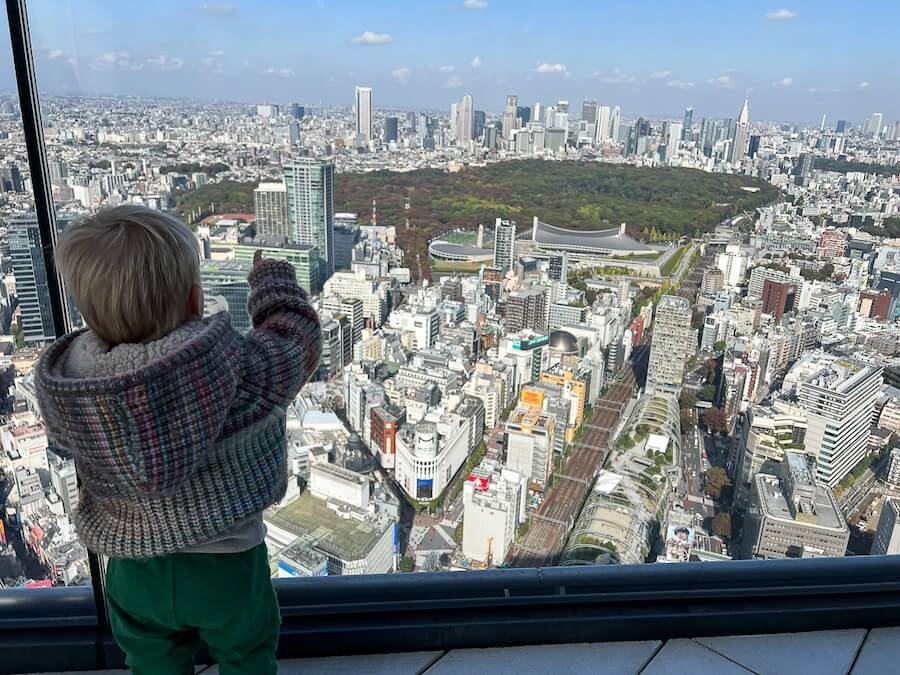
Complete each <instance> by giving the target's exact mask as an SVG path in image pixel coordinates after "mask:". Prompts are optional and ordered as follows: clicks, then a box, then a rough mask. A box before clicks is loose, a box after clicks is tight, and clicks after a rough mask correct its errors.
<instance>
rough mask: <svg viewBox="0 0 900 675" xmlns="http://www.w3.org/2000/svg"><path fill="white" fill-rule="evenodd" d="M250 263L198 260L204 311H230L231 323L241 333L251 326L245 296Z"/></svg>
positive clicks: (244, 332)
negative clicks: (199, 262) (199, 261)
mask: <svg viewBox="0 0 900 675" xmlns="http://www.w3.org/2000/svg"><path fill="white" fill-rule="evenodd" d="M250 269H251V264H250V263H243V262H203V263H201V264H200V285H201V286H202V288H203V302H204V305H205V311H204V314H207V315H209V314H215V313H217V312H219V311H225V312H228V313H229V314H230V315H231V325H232V326H234V329H235V330H236V331H238V332H239V333H241V334H246V333H247V332H249V330H250V328H251V321H250V313H249V312H248V311H247V298H248V297H249V296H250V284H249V283H247V276H248V275H249V274H250Z"/></svg>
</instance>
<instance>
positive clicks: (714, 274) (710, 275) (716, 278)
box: [700, 265, 728, 293]
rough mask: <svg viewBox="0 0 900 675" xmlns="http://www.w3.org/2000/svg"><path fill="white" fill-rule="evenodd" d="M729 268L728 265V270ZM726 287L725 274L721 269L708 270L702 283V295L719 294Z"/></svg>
mask: <svg viewBox="0 0 900 675" xmlns="http://www.w3.org/2000/svg"><path fill="white" fill-rule="evenodd" d="M727 267H728V266H727V265H726V268H727ZM724 287H725V272H724V271H723V270H721V269H719V268H715V269H711V270H706V271H705V272H704V273H703V281H701V282H700V292H701V293H718V292H719V291H721V290H722V289H723V288H724Z"/></svg>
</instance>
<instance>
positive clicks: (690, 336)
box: [647, 295, 697, 392]
mask: <svg viewBox="0 0 900 675" xmlns="http://www.w3.org/2000/svg"><path fill="white" fill-rule="evenodd" d="M691 316H692V312H691V303H690V302H688V300H687V299H686V298H681V297H678V296H677V295H664V296H662V298H660V301H659V304H658V305H657V306H656V319H655V321H654V325H653V342H652V343H651V346H650V365H649V366H648V368H647V390H648V391H649V390H651V389H653V390H654V391H656V390H662V391H669V392H677V391H679V390H680V389H681V384H682V382H684V364H686V363H687V362H688V359H690V357H691V356H693V355H694V351H695V350H696V344H697V331H695V330H694V329H692V328H691Z"/></svg>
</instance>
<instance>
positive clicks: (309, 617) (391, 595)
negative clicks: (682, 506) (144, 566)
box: [0, 0, 900, 673]
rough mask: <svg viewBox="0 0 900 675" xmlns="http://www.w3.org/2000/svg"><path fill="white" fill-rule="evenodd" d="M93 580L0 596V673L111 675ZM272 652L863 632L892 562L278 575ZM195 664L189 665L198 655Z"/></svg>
mask: <svg viewBox="0 0 900 675" xmlns="http://www.w3.org/2000/svg"><path fill="white" fill-rule="evenodd" d="M25 5H26V3H25V0H6V6H7V13H8V19H9V28H10V39H11V43H12V50H13V61H14V64H15V70H16V83H17V87H18V93H19V104H20V108H21V111H22V122H23V126H24V130H25V138H26V144H27V149H28V159H29V165H30V168H31V177H32V184H33V186H34V193H35V194H34V197H35V210H36V214H37V219H38V223H39V227H40V234H41V242H42V250H43V256H44V263H45V265H46V268H47V272H48V274H47V278H48V285H49V287H50V291H51V293H50V296H51V307H52V311H53V320H54V327H55V330H56V332H57V334H58V335H61V334H63V333H65V332H66V331H67V330H69V329H70V327H71V326H70V320H69V313H68V312H67V311H66V306H67V303H66V301H65V298H66V295H65V289H64V286H63V282H62V279H61V278H60V276H59V274H58V272H57V270H56V267H55V265H54V262H53V250H54V247H55V244H56V238H57V230H56V219H55V214H54V210H53V199H52V192H51V190H50V180H49V171H48V166H47V157H46V148H45V146H44V140H43V132H42V127H41V120H40V106H39V101H38V96H37V84H36V79H35V68H34V60H33V56H32V48H31V36H30V33H29V27H28V19H27V12H26V6H25ZM90 566H91V574H92V580H93V585H92V587H91V588H88V587H73V588H61V589H53V590H25V589H12V590H8V591H3V592H2V593H0V650H2V653H3V659H2V660H0V673H13V672H35V671H59V670H86V669H103V668H110V667H121V666H122V665H123V664H124V659H123V655H122V653H121V651H119V649H118V648H117V647H116V645H115V643H114V641H113V640H112V636H111V634H110V631H109V625H108V621H107V617H106V611H105V600H104V597H105V594H104V589H103V583H102V582H103V575H102V569H101V565H100V561H99V559H98V558H97V556H95V555H93V554H92V555H91V558H90ZM274 584H275V589H276V592H277V594H278V598H279V603H280V605H281V611H282V620H283V624H282V632H281V635H282V639H281V643H280V646H279V657H281V658H288V657H299V656H313V655H335V654H348V653H377V652H397V651H412V650H426V649H427V650H431V649H456V648H465V647H497V646H512V645H523V644H547V643H563V642H582V641H586V642H592V641H609V640H643V639H666V638H673V637H697V636H702V635H727V634H741V633H743V634H752V633H773V632H800V631H810V630H822V629H826V628H827V629H834V628H874V627H879V626H890V625H896V624H897V623H898V621H900V556H865V557H857V558H831V559H816V560H785V561H733V562H729V563H725V564H720V563H686V564H672V565H662V564H656V565H635V566H587V567H562V568H547V569H515V570H495V571H486V572H465V573H462V572H460V573H430V574H395V575H377V576H365V577H334V578H317V579H294V580H276V581H275V582H274ZM205 658H206V657H205V656H204V655H201V659H205Z"/></svg>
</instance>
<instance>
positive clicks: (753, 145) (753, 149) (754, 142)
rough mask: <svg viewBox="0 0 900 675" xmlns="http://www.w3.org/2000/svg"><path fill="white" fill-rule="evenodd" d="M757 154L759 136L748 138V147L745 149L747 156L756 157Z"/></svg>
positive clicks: (754, 135)
mask: <svg viewBox="0 0 900 675" xmlns="http://www.w3.org/2000/svg"><path fill="white" fill-rule="evenodd" d="M758 153H759V134H753V135H752V136H750V145H749V146H748V147H747V156H748V157H751V158H752V157H756V155H757V154H758Z"/></svg>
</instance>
